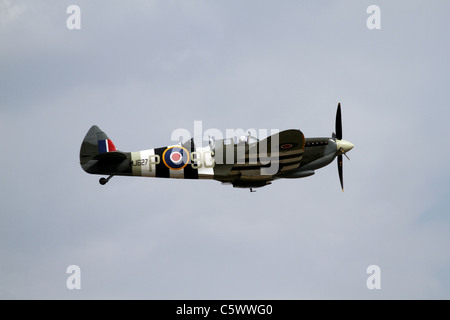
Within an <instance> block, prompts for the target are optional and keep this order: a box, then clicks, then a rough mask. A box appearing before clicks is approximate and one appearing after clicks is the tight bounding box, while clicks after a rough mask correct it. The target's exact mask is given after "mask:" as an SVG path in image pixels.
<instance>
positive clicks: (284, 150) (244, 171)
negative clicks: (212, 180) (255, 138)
mask: <svg viewBox="0 0 450 320" xmlns="http://www.w3.org/2000/svg"><path fill="white" fill-rule="evenodd" d="M221 147H222V146H221ZM230 147H231V148H233V147H234V156H232V157H231V158H230V157H225V154H228V153H229V151H231V150H230ZM304 147H305V137H304V135H303V133H302V132H301V131H300V130H285V131H282V132H279V133H276V134H274V135H271V136H270V137H268V138H266V139H264V140H262V141H259V142H257V143H253V144H246V145H234V146H227V148H223V149H228V150H229V151H227V152H224V151H222V154H223V162H222V164H217V163H216V166H215V167H214V173H215V175H216V179H217V180H219V181H222V182H231V183H233V185H235V186H241V187H249V186H256V185H261V186H262V184H264V185H266V184H267V183H268V182H269V181H271V180H273V179H274V176H275V175H276V174H278V173H283V172H285V171H289V170H292V169H296V168H298V167H299V165H300V161H301V159H302V156H303V151H304ZM215 151H218V148H217V145H216V150H215ZM216 155H218V154H216ZM226 158H228V161H226V160H227V159H226ZM230 159H232V161H233V162H232V163H230ZM219 173H220V174H219Z"/></svg>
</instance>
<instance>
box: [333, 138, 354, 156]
mask: <svg viewBox="0 0 450 320" xmlns="http://www.w3.org/2000/svg"><path fill="white" fill-rule="evenodd" d="M336 144H337V149H338V151H343V153H346V152H349V151H350V150H352V149H353V147H354V145H353V143H351V142H349V141H345V140H338V141H336Z"/></svg>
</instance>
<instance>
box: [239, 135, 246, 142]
mask: <svg viewBox="0 0 450 320" xmlns="http://www.w3.org/2000/svg"><path fill="white" fill-rule="evenodd" d="M246 142H247V137H246V136H240V137H239V144H245V143H246Z"/></svg>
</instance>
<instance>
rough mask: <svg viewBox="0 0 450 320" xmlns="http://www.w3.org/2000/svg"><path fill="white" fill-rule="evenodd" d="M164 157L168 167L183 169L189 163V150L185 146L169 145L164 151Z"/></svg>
mask: <svg viewBox="0 0 450 320" xmlns="http://www.w3.org/2000/svg"><path fill="white" fill-rule="evenodd" d="M162 158H163V161H164V164H165V165H166V166H167V167H168V168H170V169H172V170H181V169H183V168H184V167H186V165H187V164H188V163H189V152H188V151H187V150H186V149H185V148H183V147H179V146H175V147H169V148H167V149H166V150H165V151H164V153H163V156H162Z"/></svg>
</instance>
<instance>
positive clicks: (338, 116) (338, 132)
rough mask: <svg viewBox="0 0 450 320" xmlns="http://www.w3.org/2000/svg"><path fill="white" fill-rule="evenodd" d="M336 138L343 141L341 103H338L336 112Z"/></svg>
mask: <svg viewBox="0 0 450 320" xmlns="http://www.w3.org/2000/svg"><path fill="white" fill-rule="evenodd" d="M336 138H337V139H338V140H342V118H341V103H338V108H337V112H336Z"/></svg>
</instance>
